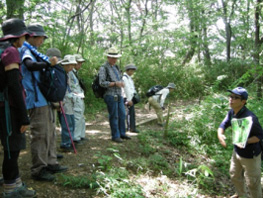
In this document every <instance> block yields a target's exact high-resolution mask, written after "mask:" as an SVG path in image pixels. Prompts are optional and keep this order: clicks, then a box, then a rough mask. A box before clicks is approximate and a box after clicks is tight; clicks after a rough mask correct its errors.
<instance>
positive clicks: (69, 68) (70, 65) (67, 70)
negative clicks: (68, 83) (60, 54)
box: [63, 64, 75, 73]
mask: <svg viewBox="0 0 263 198" xmlns="http://www.w3.org/2000/svg"><path fill="white" fill-rule="evenodd" d="M74 66H75V65H74V64H69V65H64V66H63V67H64V70H65V72H66V73H69V72H70V71H72V70H73V68H74Z"/></svg>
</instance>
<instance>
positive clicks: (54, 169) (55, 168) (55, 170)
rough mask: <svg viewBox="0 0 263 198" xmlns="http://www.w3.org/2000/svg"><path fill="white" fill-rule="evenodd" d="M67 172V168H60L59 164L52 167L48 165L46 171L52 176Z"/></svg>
mask: <svg viewBox="0 0 263 198" xmlns="http://www.w3.org/2000/svg"><path fill="white" fill-rule="evenodd" d="M67 170H68V167H67V166H60V165H59V164H54V165H48V166H47V171H49V172H51V173H52V174H54V173H61V172H65V171H67Z"/></svg>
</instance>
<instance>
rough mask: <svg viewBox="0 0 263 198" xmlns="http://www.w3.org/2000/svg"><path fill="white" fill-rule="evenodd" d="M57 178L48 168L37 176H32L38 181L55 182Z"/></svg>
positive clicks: (43, 169)
mask: <svg viewBox="0 0 263 198" xmlns="http://www.w3.org/2000/svg"><path fill="white" fill-rule="evenodd" d="M55 178H56V177H55V176H54V175H52V174H51V173H50V172H49V171H47V168H42V169H41V171H40V172H39V173H38V174H37V175H32V179H34V180H38V181H53V180H54V179H55Z"/></svg>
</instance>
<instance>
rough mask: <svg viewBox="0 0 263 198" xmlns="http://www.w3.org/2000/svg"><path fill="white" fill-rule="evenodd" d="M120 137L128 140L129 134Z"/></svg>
mask: <svg viewBox="0 0 263 198" xmlns="http://www.w3.org/2000/svg"><path fill="white" fill-rule="evenodd" d="M121 139H126V140H130V139H131V138H130V137H129V136H127V135H125V136H121Z"/></svg>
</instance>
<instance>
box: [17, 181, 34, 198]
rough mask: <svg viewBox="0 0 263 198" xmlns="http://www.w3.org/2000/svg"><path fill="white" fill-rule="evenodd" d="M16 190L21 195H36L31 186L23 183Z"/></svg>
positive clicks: (27, 197)
mask: <svg viewBox="0 0 263 198" xmlns="http://www.w3.org/2000/svg"><path fill="white" fill-rule="evenodd" d="M17 192H18V193H19V194H20V196H21V197H26V198H31V197H37V194H36V191H35V190H33V189H32V188H27V186H26V185H25V184H24V183H23V185H22V186H21V187H20V188H18V189H17Z"/></svg>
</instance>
